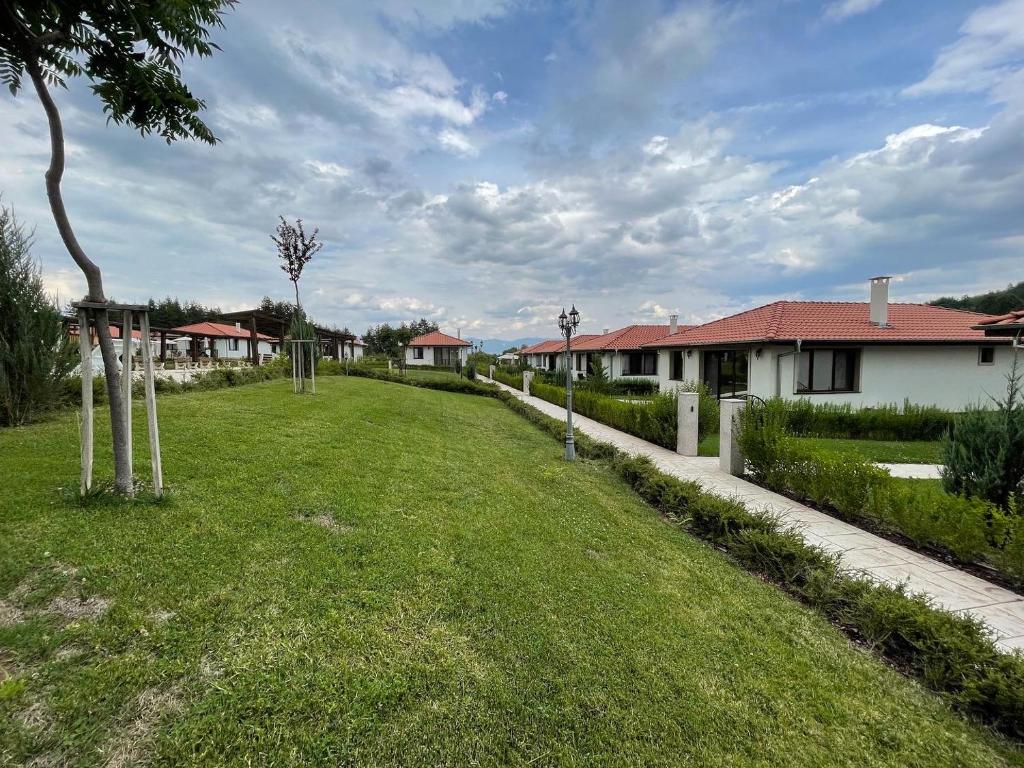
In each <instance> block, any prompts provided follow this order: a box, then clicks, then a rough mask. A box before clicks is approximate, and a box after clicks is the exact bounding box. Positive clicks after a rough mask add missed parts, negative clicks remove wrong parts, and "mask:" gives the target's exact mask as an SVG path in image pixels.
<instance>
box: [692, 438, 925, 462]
mask: <svg viewBox="0 0 1024 768" xmlns="http://www.w3.org/2000/svg"><path fill="white" fill-rule="evenodd" d="M793 440H794V441H795V442H796V443H798V444H800V445H805V446H807V447H810V448H815V449H821V450H828V451H834V452H836V453H843V454H850V455H853V456H859V457H861V458H864V459H867V460H868V461H874V462H881V463H888V464H939V463H941V461H942V458H941V443H939V442H938V441H937V440H935V441H932V440H841V439H838V438H825V437H794V438H793ZM697 453H698V455H699V456H717V455H718V435H708V436H707V437H705V438H704V439H703V440H702V441H701V443H700V445H699V446H698V449H697Z"/></svg>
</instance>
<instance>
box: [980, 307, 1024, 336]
mask: <svg viewBox="0 0 1024 768" xmlns="http://www.w3.org/2000/svg"><path fill="white" fill-rule="evenodd" d="M971 327H972V328H975V329H976V330H979V331H987V332H988V333H1000V334H1002V333H1010V334H1012V333H1013V332H1015V331H1019V330H1024V309H1015V310H1013V311H1012V312H1007V313H1006V314H1005V315H998V316H995V317H990V318H988V319H986V320H984V321H982V322H980V323H978V324H977V325H973V326H971Z"/></svg>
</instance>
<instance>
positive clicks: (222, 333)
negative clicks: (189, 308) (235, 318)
mask: <svg viewBox="0 0 1024 768" xmlns="http://www.w3.org/2000/svg"><path fill="white" fill-rule="evenodd" d="M171 330H172V331H174V332H175V333H188V334H195V335H196V336H210V337H212V338H217V339H248V338H249V329H248V328H236V327H235V326H233V325H228V324H227V323H210V322H203V323H192V324H191V325H180V326H178V327H177V328H172V329H171ZM256 338H258V339H260V340H262V341H277V339H275V338H274V337H273V336H267V335H266V334H265V333H257V334H256Z"/></svg>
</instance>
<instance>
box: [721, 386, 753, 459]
mask: <svg viewBox="0 0 1024 768" xmlns="http://www.w3.org/2000/svg"><path fill="white" fill-rule="evenodd" d="M718 404H719V406H720V407H721V409H722V419H721V421H720V422H719V427H718V441H719V443H718V444H719V448H718V466H719V467H720V468H721V470H722V471H723V472H728V473H729V474H730V475H736V476H737V477H738V476H740V475H742V474H743V453H742V452H741V451H740V445H739V442H738V441H737V439H736V437H737V434H738V429H739V424H738V421H739V414H740V411H742V410H743V407H744V406H745V405H746V404H747V401H746V400H740V399H732V398H729V399H725V400H719V401H718Z"/></svg>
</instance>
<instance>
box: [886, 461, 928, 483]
mask: <svg viewBox="0 0 1024 768" xmlns="http://www.w3.org/2000/svg"><path fill="white" fill-rule="evenodd" d="M878 466H879V467H881V468H882V469H884V470H887V471H888V472H889V474H890V475H892V476H893V477H907V478H911V479H914V480H938V479H939V478H940V477H942V465H941V464H884V463H882V462H879V463H878Z"/></svg>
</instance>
